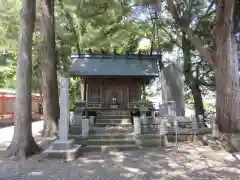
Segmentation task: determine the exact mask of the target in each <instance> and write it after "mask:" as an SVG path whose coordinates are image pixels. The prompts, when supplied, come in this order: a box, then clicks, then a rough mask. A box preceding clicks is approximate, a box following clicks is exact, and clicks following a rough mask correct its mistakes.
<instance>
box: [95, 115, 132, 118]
mask: <svg viewBox="0 0 240 180" xmlns="http://www.w3.org/2000/svg"><path fill="white" fill-rule="evenodd" d="M96 119H131V115H125V116H123V115H99V116H96Z"/></svg>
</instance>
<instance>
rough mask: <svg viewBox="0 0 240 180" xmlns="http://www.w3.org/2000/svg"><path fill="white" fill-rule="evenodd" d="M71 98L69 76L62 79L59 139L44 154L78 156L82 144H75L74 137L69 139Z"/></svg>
mask: <svg viewBox="0 0 240 180" xmlns="http://www.w3.org/2000/svg"><path fill="white" fill-rule="evenodd" d="M68 101H69V99H68V78H65V77H64V78H62V79H61V87H60V119H59V132H58V137H59V138H58V139H57V140H56V141H54V142H53V143H52V145H51V146H50V147H49V149H47V150H46V151H45V152H44V154H45V155H47V157H50V158H63V159H65V160H74V159H75V158H77V156H78V153H79V149H80V145H74V140H73V139H68V131H69V102H68Z"/></svg>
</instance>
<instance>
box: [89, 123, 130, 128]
mask: <svg viewBox="0 0 240 180" xmlns="http://www.w3.org/2000/svg"><path fill="white" fill-rule="evenodd" d="M94 126H97V127H106V126H110V127H111V126H121V127H130V126H133V125H132V123H115V122H113V123H111V122H109V123H101V122H96V124H95V125H94Z"/></svg>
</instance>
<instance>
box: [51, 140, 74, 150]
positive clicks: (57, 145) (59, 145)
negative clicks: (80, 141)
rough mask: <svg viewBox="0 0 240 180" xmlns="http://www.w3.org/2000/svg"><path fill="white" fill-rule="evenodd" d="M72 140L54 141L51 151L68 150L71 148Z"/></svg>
mask: <svg viewBox="0 0 240 180" xmlns="http://www.w3.org/2000/svg"><path fill="white" fill-rule="evenodd" d="M73 143H74V139H71V140H68V141H61V140H56V141H54V142H53V143H52V149H53V150H68V149H71V148H72V147H73Z"/></svg>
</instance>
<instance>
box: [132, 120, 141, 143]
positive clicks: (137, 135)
mask: <svg viewBox="0 0 240 180" xmlns="http://www.w3.org/2000/svg"><path fill="white" fill-rule="evenodd" d="M133 124H134V138H135V141H136V144H137V146H140V144H141V140H140V135H141V119H140V118H139V117H136V116H134V117H133Z"/></svg>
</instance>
